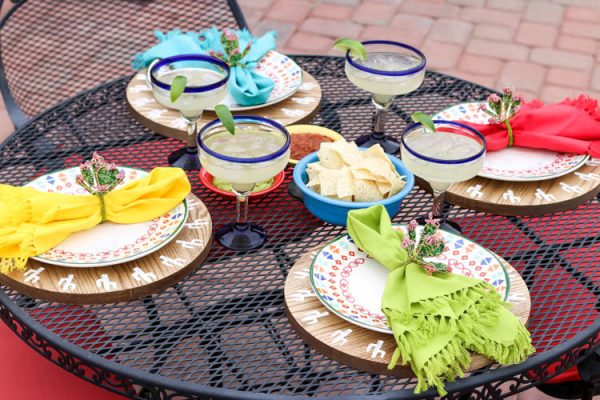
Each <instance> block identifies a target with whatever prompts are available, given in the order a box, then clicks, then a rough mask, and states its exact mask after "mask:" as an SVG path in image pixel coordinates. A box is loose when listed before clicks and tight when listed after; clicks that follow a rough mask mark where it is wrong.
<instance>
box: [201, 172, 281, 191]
mask: <svg viewBox="0 0 600 400" xmlns="http://www.w3.org/2000/svg"><path fill="white" fill-rule="evenodd" d="M198 176H199V178H200V182H202V184H203V185H204V186H206V187H207V188H208V189H210V190H212V191H213V192H215V193H217V194H220V195H221V196H224V197H231V198H235V193H233V192H228V191H226V190H223V189H219V188H218V187H216V186H215V185H214V184H213V179H214V177H213V176H212V175H211V174H210V173H209V172H208V171H207V170H205V169H204V168H200V172H199V174H198ZM284 180H285V171H281V172H280V173H278V174H277V175H275V177H273V184H272V185H271V186H269V187H268V188H266V189H263V190H261V191H258V192H251V193H250V194H249V195H248V196H249V197H260V196H264V195H265V194H267V193H271V192H272V191H274V190H275V189H277V188H278V187H279V186H281V184H282V183H283V181H284Z"/></svg>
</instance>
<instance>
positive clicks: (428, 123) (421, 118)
mask: <svg viewBox="0 0 600 400" xmlns="http://www.w3.org/2000/svg"><path fill="white" fill-rule="evenodd" d="M410 118H411V119H412V120H413V121H414V122H418V123H420V124H421V125H423V127H424V128H425V129H427V130H429V131H431V132H435V124H434V123H433V120H432V119H431V117H430V116H429V115H427V114H425V113H422V112H415V113H412V115H411V116H410Z"/></svg>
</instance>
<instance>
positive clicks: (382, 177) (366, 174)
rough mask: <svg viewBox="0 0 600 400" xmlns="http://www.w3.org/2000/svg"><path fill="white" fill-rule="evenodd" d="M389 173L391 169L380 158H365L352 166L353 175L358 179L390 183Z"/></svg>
mask: <svg viewBox="0 0 600 400" xmlns="http://www.w3.org/2000/svg"><path fill="white" fill-rule="evenodd" d="M389 173H390V167H389V166H388V164H387V163H386V162H385V161H384V160H382V159H380V158H364V159H363V160H362V161H361V162H360V163H359V164H355V165H353V166H352V174H353V175H354V177H355V178H356V179H370V180H373V181H380V182H389Z"/></svg>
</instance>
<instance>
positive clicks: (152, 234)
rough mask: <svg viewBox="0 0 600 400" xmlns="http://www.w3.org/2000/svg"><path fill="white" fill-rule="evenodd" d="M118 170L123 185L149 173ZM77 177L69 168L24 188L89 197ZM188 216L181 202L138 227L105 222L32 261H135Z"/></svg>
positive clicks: (164, 241)
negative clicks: (122, 172)
mask: <svg viewBox="0 0 600 400" xmlns="http://www.w3.org/2000/svg"><path fill="white" fill-rule="evenodd" d="M119 169H122V170H123V171H124V172H125V179H124V183H126V182H129V181H131V180H134V179H137V178H141V177H143V176H145V175H147V174H148V173H147V172H145V171H141V170H137V169H132V168H123V167H119ZM78 174H79V168H69V169H65V170H61V171H56V172H52V173H49V174H47V175H43V176H40V177H38V178H37V179H35V180H33V181H32V182H30V183H28V184H27V185H26V186H29V187H33V188H35V189H38V190H40V191H45V192H56V193H65V194H78V195H89V194H88V193H87V192H86V191H85V189H83V188H82V187H81V186H79V185H77V183H76V182H75V177H76V176H77V175H78ZM187 214H188V209H187V203H186V202H185V201H184V202H182V203H181V204H179V205H178V206H177V207H175V208H174V209H173V210H171V211H170V212H168V213H166V214H164V215H162V216H160V217H158V218H155V219H153V220H151V221H147V222H142V223H139V224H114V223H111V222H105V223H103V224H100V225H98V226H96V227H94V228H93V229H90V230H88V231H84V232H77V233H74V234H72V235H71V236H69V237H68V238H67V239H66V240H65V241H63V242H62V243H60V244H59V245H58V246H56V247H54V248H53V249H51V250H49V251H47V252H46V253H44V254H40V255H38V256H36V257H32V258H33V259H35V260H38V261H41V262H44V263H47V264H53V265H61V266H66V267H100V266H107V265H114V264H120V263H123V262H127V261H131V260H135V259H137V258H140V257H143V256H145V255H148V254H150V253H152V252H153V251H156V250H158V249H160V248H161V247H162V246H164V245H166V244H167V243H168V242H169V241H170V240H171V239H173V238H174V237H175V236H176V235H177V234H178V233H179V231H180V230H181V229H182V228H183V225H184V222H185V220H186V218H187Z"/></svg>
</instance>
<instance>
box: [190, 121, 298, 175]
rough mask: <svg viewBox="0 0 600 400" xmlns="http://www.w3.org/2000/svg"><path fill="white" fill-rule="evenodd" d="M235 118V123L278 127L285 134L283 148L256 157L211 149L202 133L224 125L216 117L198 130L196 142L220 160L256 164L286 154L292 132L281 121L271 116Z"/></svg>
mask: <svg viewBox="0 0 600 400" xmlns="http://www.w3.org/2000/svg"><path fill="white" fill-rule="evenodd" d="M233 120H234V123H235V122H241V123H243V122H251V123H258V124H262V125H265V124H266V125H270V126H272V127H273V128H276V129H278V130H279V131H280V132H281V133H283V135H284V136H285V143H284V144H283V146H281V148H280V149H279V150H277V151H275V152H273V153H271V154H267V155H264V156H261V157H254V158H242V157H230V156H227V155H225V154H221V153H218V152H216V151H214V150H211V149H209V148H208V146H206V144H205V143H204V142H203V141H202V135H203V134H204V133H205V132H206V131H208V130H210V129H212V128H214V127H216V126H218V125H223V124H222V123H221V121H220V120H219V119H215V120H214V121H211V122H209V123H208V124H206V125H204V126H203V127H202V129H200V132H198V136H197V137H196V142H197V143H198V146H200V148H201V149H202V150H203V151H205V152H206V153H207V154H209V155H211V156H213V157H215V158H218V159H219V160H223V161H229V162H235V163H242V164H254V163H259V162H265V161H271V160H274V159H276V158H278V157H281V156H282V155H283V154H285V152H286V151H288V150H289V148H290V145H291V142H292V139H291V137H290V133H289V132H288V130H287V129H285V127H284V126H283V125H281V124H280V123H279V122H276V121H273V120H272V119H269V118H263V117H255V116H253V115H235V116H234V117H233ZM223 129H225V128H224V127H223Z"/></svg>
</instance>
